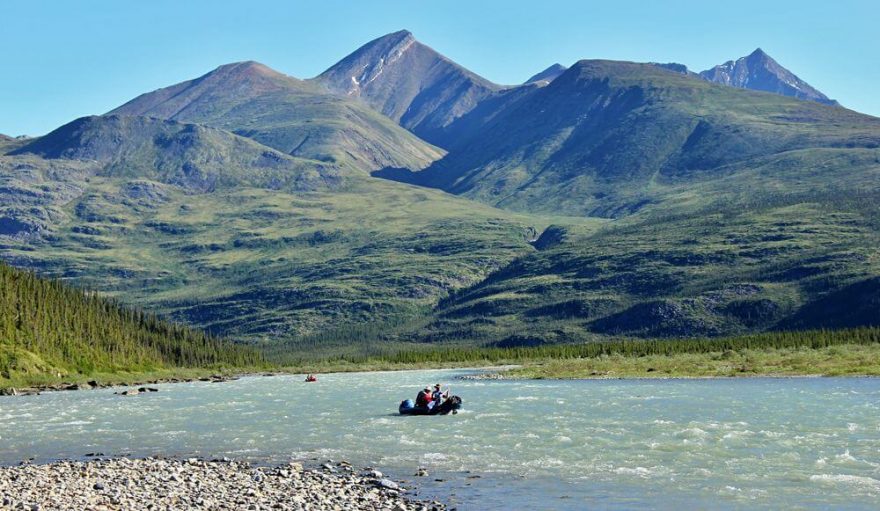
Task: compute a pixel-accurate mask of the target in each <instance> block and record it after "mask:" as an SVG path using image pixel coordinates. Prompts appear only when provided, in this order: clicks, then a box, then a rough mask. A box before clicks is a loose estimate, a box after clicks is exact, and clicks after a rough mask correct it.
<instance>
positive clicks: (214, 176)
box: [9, 115, 343, 192]
mask: <svg viewBox="0 0 880 511" xmlns="http://www.w3.org/2000/svg"><path fill="white" fill-rule="evenodd" d="M9 154H10V155H22V154H34V155H37V156H40V157H42V158H44V159H65V160H80V161H84V162H93V163H94V164H95V165H96V166H97V167H98V173H99V174H100V175H102V176H108V177H109V176H113V177H123V178H143V179H149V180H154V181H159V182H162V183H166V184H170V185H176V186H180V187H181V188H184V189H186V190H189V191H192V192H207V191H212V190H215V189H218V188H230V187H238V186H259V187H266V188H272V189H285V190H291V191H308V190H317V189H336V188H339V187H340V186H342V185H343V176H342V173H341V172H340V170H339V168H338V167H337V166H335V165H332V164H329V163H323V162H319V161H314V160H305V159H302V158H294V157H291V156H288V155H286V154H284V153H281V152H279V151H276V150H273V149H270V148H268V147H266V146H263V145H260V144H258V143H256V142H254V141H252V140H249V139H247V138H243V137H239V136H236V135H233V134H232V133H229V132H226V131H222V130H218V129H213V128H207V127H204V126H200V125H196V124H185V123H180V122H176V121H166V120H161V119H155V118H149V117H124V116H119V115H110V116H104V117H98V116H94V117H84V118H81V119H77V120H75V121H73V122H71V123H69V124H66V125H64V126H62V127H60V128H58V129H56V130H54V131H52V132H51V133H49V134H47V135H45V136H43V137H40V138H39V139H37V140H35V141H33V142H31V143H29V144H27V145H25V146H23V147H20V148H18V149H16V150H15V151H12V152H10V153H9Z"/></svg>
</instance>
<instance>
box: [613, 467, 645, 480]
mask: <svg viewBox="0 0 880 511" xmlns="http://www.w3.org/2000/svg"><path fill="white" fill-rule="evenodd" d="M614 473H615V474H621V475H631V476H637V477H645V478H647V477H650V476H652V475H653V474H654V471H653V470H651V469H649V468H647V467H635V468H632V467H617V468H615V469H614Z"/></svg>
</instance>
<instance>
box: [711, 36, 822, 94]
mask: <svg viewBox="0 0 880 511" xmlns="http://www.w3.org/2000/svg"><path fill="white" fill-rule="evenodd" d="M700 76H702V77H703V78H704V79H706V80H708V81H710V82H713V83H720V84H722V85H729V86H731V87H739V88H742V89H751V90H759V91H764V92H772V93H774V94H779V95H782V96H790V97H793V98H798V99H804V100H808V101H816V102H818V103H823V104H826V105H836V104H837V101H834V100H833V99H830V98H828V96H826V95H825V94H822V93H821V92H819V91H818V90H816V89H815V88H813V87H812V86H811V85H810V84H808V83H807V82H805V81H803V80H801V79H800V78H798V77H797V76H795V74H794V73H792V72H791V71H789V70H788V69H785V68H784V67H782V66H781V65H780V64H779V63H778V62H776V61H775V60H773V58H772V57H770V55H767V54H766V53H764V51H763V50H761V48H758V49H757V50H755V51H753V52H752V53H750V54H749V55H747V56H745V57H741V58H739V59H736V61H733V60H729V61H727V62H725V63H724V64H721V65H718V66H715V67H713V68H712V69H707V70H706V71H703V72H702V73H700Z"/></svg>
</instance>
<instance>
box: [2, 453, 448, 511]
mask: <svg viewBox="0 0 880 511" xmlns="http://www.w3.org/2000/svg"><path fill="white" fill-rule="evenodd" d="M405 493H406V489H404V488H403V487H402V486H401V485H400V484H399V483H398V482H395V481H393V480H391V479H387V478H385V477H384V476H383V474H382V473H381V472H378V471H376V470H373V469H364V470H362V471H360V472H359V471H356V470H355V469H354V468H353V467H352V466H351V465H349V464H348V463H346V462H344V461H342V462H338V463H336V464H335V465H330V464H325V465H323V466H322V467H321V468H318V469H309V468H303V466H302V465H301V464H300V463H297V462H291V463H288V464H285V465H280V466H275V467H261V466H252V465H250V464H248V463H242V462H236V461H228V460H214V461H205V460H200V459H195V458H191V459H185V460H184V459H159V458H145V459H130V458H115V459H103V460H92V461H58V462H54V463H49V464H44V465H29V464H23V465H20V466H16V467H0V509H26V510H56V509H57V510H70V509H95V510H98V509H126V510H171V509H229V510H233V509H234V510H245V509H247V510H269V509H273V510H274V509H282V510H301V509H302V510H304V509H313V510H317V509H321V510H325V509H326V510H360V509H364V510H367V509H369V510H389V511H391V510H394V511H410V510H412V511H416V510H418V511H429V510H437V511H439V510H444V509H446V507H445V506H444V505H443V504H442V503H440V502H436V501H434V502H421V501H417V500H415V499H411V498H408V497H406V495H405Z"/></svg>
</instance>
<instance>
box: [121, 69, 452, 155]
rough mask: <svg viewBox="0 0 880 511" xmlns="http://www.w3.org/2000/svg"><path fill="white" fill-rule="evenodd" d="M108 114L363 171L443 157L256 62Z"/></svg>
mask: <svg viewBox="0 0 880 511" xmlns="http://www.w3.org/2000/svg"><path fill="white" fill-rule="evenodd" d="M110 114H115V115H125V116H147V117H156V118H160V119H169V120H175V121H180V122H188V123H199V124H205V125H208V126H212V127H215V128H220V129H223V130H227V131H231V132H233V133H235V134H238V135H241V136H244V137H248V138H252V139H254V140H256V141H257V142H260V143H261V144H264V145H267V146H269V147H272V148H274V149H277V150H279V151H282V152H284V153H287V154H290V155H292V156H297V157H300V158H305V159H310V160H321V161H325V162H328V163H338V164H340V165H342V166H344V167H349V168H353V169H357V170H361V171H367V170H375V169H380V168H384V167H401V168H413V169H416V168H422V167H424V166H426V165H427V164H429V163H430V162H431V161H433V160H435V159H437V158H438V157H440V156H441V154H442V152H441V151H440V150H438V149H437V148H435V147H432V146H431V145H429V144H427V143H425V142H423V141H422V140H419V139H418V138H417V137H415V136H413V135H412V134H411V133H409V132H408V131H406V130H405V129H403V128H401V127H400V126H398V125H396V124H395V123H394V122H392V121H391V120H390V119H388V118H386V117H384V116H382V115H381V114H378V113H376V112H374V111H372V110H371V109H370V108H368V107H366V106H365V105H362V104H361V103H360V102H359V101H355V100H352V99H348V98H344V97H340V96H337V95H333V94H329V93H327V92H326V91H325V90H323V88H322V87H320V86H319V85H317V84H314V83H311V82H305V81H302V80H298V79H296V78H292V77H289V76H286V75H284V74H281V73H279V72H277V71H274V70H272V69H270V68H268V67H266V66H264V65H262V64H259V63H257V62H238V63H234V64H227V65H224V66H220V67H218V68H217V69H215V70H214V71H211V72H210V73H208V74H206V75H204V76H201V77H199V78H196V79H194V80H189V81H186V82H182V83H179V84H176V85H172V86H170V87H166V88H164V89H159V90H157V91H153V92H150V93H147V94H143V95H141V96H138V97H137V98H135V99H133V100H131V101H129V102H128V103H126V104H124V105H122V106H120V107H118V108H116V109H114V110H113V111H111V112H110Z"/></svg>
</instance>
